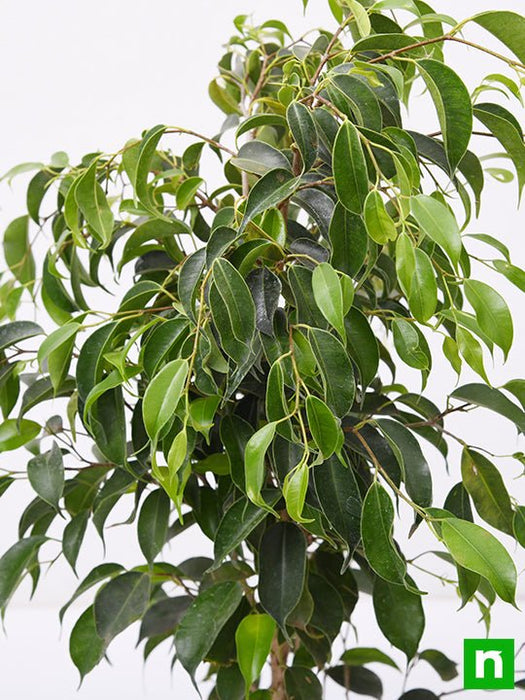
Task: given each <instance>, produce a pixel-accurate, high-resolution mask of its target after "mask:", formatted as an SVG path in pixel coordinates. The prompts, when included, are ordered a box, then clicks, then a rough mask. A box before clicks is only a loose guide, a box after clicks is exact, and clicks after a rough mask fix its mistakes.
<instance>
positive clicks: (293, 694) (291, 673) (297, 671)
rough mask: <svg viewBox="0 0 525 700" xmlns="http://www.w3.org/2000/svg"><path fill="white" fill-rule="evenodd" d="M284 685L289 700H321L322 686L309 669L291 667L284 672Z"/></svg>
mask: <svg viewBox="0 0 525 700" xmlns="http://www.w3.org/2000/svg"><path fill="white" fill-rule="evenodd" d="M284 684H285V686H286V693H287V695H288V697H289V698H290V700H322V698H323V686H322V685H321V683H320V681H319V679H318V678H317V676H316V675H315V673H313V671H311V670H310V669H309V668H304V666H295V665H294V666H292V667H291V668H287V669H286V670H285V672H284Z"/></svg>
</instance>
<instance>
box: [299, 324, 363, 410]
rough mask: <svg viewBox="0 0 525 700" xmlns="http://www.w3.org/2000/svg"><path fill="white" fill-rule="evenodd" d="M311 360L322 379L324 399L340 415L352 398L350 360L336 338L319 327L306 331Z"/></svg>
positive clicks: (353, 392) (353, 393) (353, 387)
mask: <svg viewBox="0 0 525 700" xmlns="http://www.w3.org/2000/svg"><path fill="white" fill-rule="evenodd" d="M308 338H309V340H310V343H311V346H312V350H313V353H314V355H315V360H316V363H317V366H318V368H319V371H320V373H321V378H322V381H323V387H324V393H325V401H326V403H327V404H328V406H329V407H330V408H331V409H332V411H333V412H334V413H335V415H336V416H338V417H340V418H342V417H343V416H344V415H346V414H347V413H348V411H349V410H350V408H351V407H352V403H353V401H354V397H355V381H354V373H353V370H352V365H351V363H350V359H349V357H348V355H347V353H346V351H345V349H344V347H343V345H342V344H341V343H340V341H339V340H337V338H335V337H334V336H333V335H332V334H331V333H328V332H327V331H324V330H321V329H319V328H310V329H309V331H308Z"/></svg>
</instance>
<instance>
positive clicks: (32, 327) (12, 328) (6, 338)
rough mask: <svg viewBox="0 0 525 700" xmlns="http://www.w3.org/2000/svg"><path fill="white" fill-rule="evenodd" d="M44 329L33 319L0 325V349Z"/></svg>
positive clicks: (37, 333) (31, 336) (38, 333)
mask: <svg viewBox="0 0 525 700" xmlns="http://www.w3.org/2000/svg"><path fill="white" fill-rule="evenodd" d="M43 332H44V331H43V330H42V328H41V327H40V326H39V325H38V324H37V323H33V321H13V322H12V323H6V324H5V325H4V326H0V350H3V349H4V348H8V347H10V346H12V345H16V344H17V343H21V342H22V341H24V340H27V339H28V338H33V337H34V336H35V335H40V334H41V333H43Z"/></svg>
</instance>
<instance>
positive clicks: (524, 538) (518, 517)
mask: <svg viewBox="0 0 525 700" xmlns="http://www.w3.org/2000/svg"><path fill="white" fill-rule="evenodd" d="M512 530H513V533H514V537H515V538H516V540H517V541H518V542H519V543H520V544H521V546H522V547H525V506H518V507H517V508H516V512H515V513H514V518H513V521H512Z"/></svg>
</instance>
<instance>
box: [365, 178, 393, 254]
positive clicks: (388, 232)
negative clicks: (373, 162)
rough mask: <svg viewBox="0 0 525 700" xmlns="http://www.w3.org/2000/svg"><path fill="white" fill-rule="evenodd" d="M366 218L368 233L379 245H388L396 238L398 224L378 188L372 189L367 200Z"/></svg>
mask: <svg viewBox="0 0 525 700" xmlns="http://www.w3.org/2000/svg"><path fill="white" fill-rule="evenodd" d="M364 219H365V225H366V230H367V232H368V235H369V236H370V238H371V239H372V240H373V241H375V242H376V243H378V244H379V245H386V244H387V243H388V242H389V241H394V240H395V239H396V237H397V229H396V225H395V223H394V221H393V219H392V218H391V216H390V215H389V213H388V212H387V210H386V206H385V203H384V201H383V198H382V197H381V195H380V193H379V192H378V191H377V190H372V191H371V192H370V193H369V194H368V196H367V198H366V200H365V204H364Z"/></svg>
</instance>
